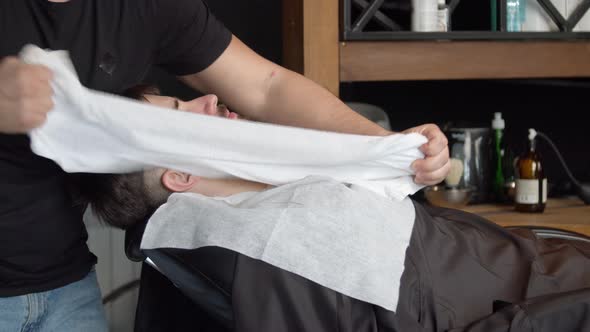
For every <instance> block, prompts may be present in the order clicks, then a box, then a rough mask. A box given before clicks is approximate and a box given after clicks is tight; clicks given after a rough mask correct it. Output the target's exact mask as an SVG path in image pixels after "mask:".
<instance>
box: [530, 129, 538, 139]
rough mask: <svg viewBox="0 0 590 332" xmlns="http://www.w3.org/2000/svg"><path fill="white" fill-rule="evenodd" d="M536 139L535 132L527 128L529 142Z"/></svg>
mask: <svg viewBox="0 0 590 332" xmlns="http://www.w3.org/2000/svg"><path fill="white" fill-rule="evenodd" d="M535 137H537V131H536V130H535V129H533V128H529V141H532V140H534V139H535Z"/></svg>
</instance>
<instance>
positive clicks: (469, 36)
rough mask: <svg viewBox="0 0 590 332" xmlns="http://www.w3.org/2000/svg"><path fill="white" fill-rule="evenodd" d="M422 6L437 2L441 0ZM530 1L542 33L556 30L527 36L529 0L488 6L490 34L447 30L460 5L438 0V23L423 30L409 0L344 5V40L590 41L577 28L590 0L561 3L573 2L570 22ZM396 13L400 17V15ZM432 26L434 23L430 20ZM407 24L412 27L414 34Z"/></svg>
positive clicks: (353, 0)
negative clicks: (540, 20)
mask: <svg viewBox="0 0 590 332" xmlns="http://www.w3.org/2000/svg"><path fill="white" fill-rule="evenodd" d="M420 1H422V0H414V1H413V2H414V5H415V4H416V3H419V2H420ZM424 1H428V2H435V3H436V2H437V0H424ZM462 1H463V2H465V1H475V0H462ZM478 1H479V0H478ZM528 1H529V2H528V4H529V7H530V8H532V9H534V10H535V13H534V14H536V15H537V16H538V17H540V18H544V22H542V25H544V27H543V28H545V29H547V30H555V31H524V30H527V27H523V26H522V22H523V21H524V17H525V14H524V5H525V4H527V0H493V1H489V2H488V3H490V4H491V7H492V8H491V9H490V18H489V19H490V21H491V22H490V27H491V28H490V31H449V28H448V26H451V24H450V23H451V19H452V17H453V13H454V12H455V9H456V8H457V6H458V5H459V3H460V1H459V0H439V1H438V7H437V11H438V12H437V17H436V19H437V22H432V23H433V24H432V25H430V26H429V25H428V24H426V26H420V24H416V23H415V22H417V21H418V20H419V19H420V17H416V16H415V15H416V12H417V11H416V10H414V14H412V2H411V1H409V0H408V1H405V2H404V1H391V0H390V1H387V0H343V3H342V5H343V10H342V14H343V16H342V39H343V40H344V41H386V40H391V41H397V40H585V39H590V31H580V29H579V27H578V29H576V26H578V24H579V23H580V21H581V20H582V19H583V18H584V19H585V17H584V15H585V14H586V13H587V12H588V11H589V8H590V0H560V1H562V2H564V3H566V2H567V1H569V3H570V4H571V6H570V7H572V8H568V10H567V13H564V14H565V15H567V17H564V15H562V12H564V11H565V10H564V8H561V7H560V8H557V7H556V6H555V4H554V3H553V2H552V1H551V0H528ZM531 1H536V2H537V3H536V4H535V3H533V5H534V7H533V6H531V3H530V2H531ZM574 2H575V3H574ZM519 4H520V5H521V7H520V8H519V7H518V6H519ZM530 8H529V9H530ZM430 11H432V10H430ZM395 13H397V14H398V15H397V16H396V15H395ZM400 13H401V14H400ZM492 13H493V15H492ZM532 14H533V13H531V14H530V15H532ZM412 15H414V16H413V17H412ZM433 18H434V17H433ZM431 21H432V19H430V20H429V22H431ZM585 21H586V19H585ZM441 22H442V23H441ZM515 22H516V23H515ZM584 23H585V24H584V25H590V18H589V20H588V24H586V22H584ZM409 25H412V28H411V29H410V28H409ZM529 28H530V27H529ZM585 29H588V30H590V26H588V27H584V28H583V30H585ZM410 30H413V31H410Z"/></svg>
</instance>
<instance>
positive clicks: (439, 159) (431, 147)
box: [403, 124, 451, 185]
mask: <svg viewBox="0 0 590 332" xmlns="http://www.w3.org/2000/svg"><path fill="white" fill-rule="evenodd" d="M403 133H404V134H408V133H419V134H422V135H424V136H426V138H427V139H428V143H426V144H424V145H422V146H421V147H420V150H421V151H422V152H423V153H424V155H425V156H424V159H419V160H416V161H414V163H412V168H413V169H414V171H415V172H416V177H415V178H414V181H415V182H416V183H419V184H425V185H435V184H437V183H439V182H441V181H443V180H444V179H445V177H446V176H447V174H449V171H450V170H451V163H450V160H449V147H448V140H447V137H446V136H445V134H443V132H442V131H441V130H440V128H439V127H438V126H437V125H435V124H425V125H421V126H418V127H414V128H410V129H406V130H404V131H403Z"/></svg>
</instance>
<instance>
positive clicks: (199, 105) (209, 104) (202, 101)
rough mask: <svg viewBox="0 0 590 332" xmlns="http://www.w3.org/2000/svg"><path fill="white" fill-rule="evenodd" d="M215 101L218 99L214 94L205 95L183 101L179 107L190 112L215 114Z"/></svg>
mask: <svg viewBox="0 0 590 332" xmlns="http://www.w3.org/2000/svg"><path fill="white" fill-rule="evenodd" d="M217 102H218V99H217V96H216V95H205V96H202V97H199V98H195V99H193V100H191V101H189V102H187V103H184V105H181V107H180V108H179V109H181V110H183V111H187V112H191V113H198V114H205V115H216V114H217Z"/></svg>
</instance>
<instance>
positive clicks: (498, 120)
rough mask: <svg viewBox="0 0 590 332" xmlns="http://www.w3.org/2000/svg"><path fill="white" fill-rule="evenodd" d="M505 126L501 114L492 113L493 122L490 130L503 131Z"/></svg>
mask: <svg viewBox="0 0 590 332" xmlns="http://www.w3.org/2000/svg"><path fill="white" fill-rule="evenodd" d="M505 126H506V124H505V123H504V119H502V113H501V112H496V113H494V120H492V129H504V127H505Z"/></svg>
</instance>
